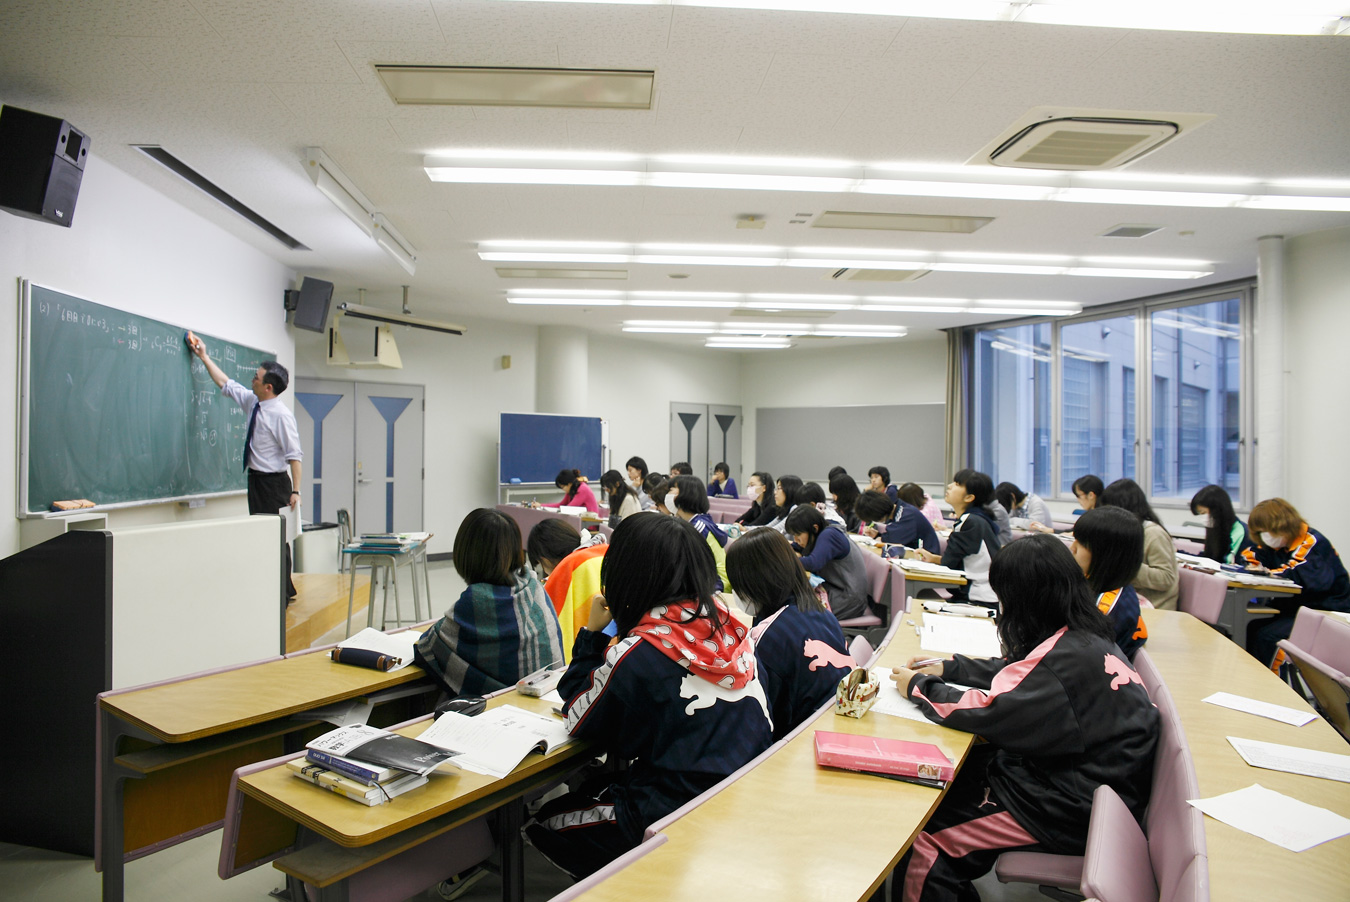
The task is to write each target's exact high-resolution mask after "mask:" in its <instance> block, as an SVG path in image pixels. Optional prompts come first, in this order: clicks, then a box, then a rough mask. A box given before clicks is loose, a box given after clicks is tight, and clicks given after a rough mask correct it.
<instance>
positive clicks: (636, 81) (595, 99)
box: [375, 65, 656, 110]
mask: <svg viewBox="0 0 1350 902" xmlns="http://www.w3.org/2000/svg"><path fill="white" fill-rule="evenodd" d="M375 72H376V74H378V75H379V77H380V81H381V82H383V83H384V87H385V90H387V91H388V92H389V96H390V97H392V98H393V99H394V102H395V103H398V104H451V105H458V106H533V107H575V108H585V109H609V110H649V109H651V107H652V84H653V81H654V79H655V76H656V73H655V72H651V71H637V70H622V69H524V68H497V67H481V66H381V65H377V66H376V67H375Z"/></svg>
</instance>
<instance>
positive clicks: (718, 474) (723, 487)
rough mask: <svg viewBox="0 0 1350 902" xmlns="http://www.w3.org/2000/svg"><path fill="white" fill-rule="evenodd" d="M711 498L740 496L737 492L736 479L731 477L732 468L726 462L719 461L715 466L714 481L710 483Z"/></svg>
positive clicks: (709, 493)
mask: <svg viewBox="0 0 1350 902" xmlns="http://www.w3.org/2000/svg"><path fill="white" fill-rule="evenodd" d="M708 497H709V498H719V497H720V498H739V497H740V496H739V495H737V494H736V480H734V479H732V478H731V468H730V467H728V466H727V465H726V463H725V462H722V461H718V463H717V465H716V466H714V467H713V478H712V482H710V483H708Z"/></svg>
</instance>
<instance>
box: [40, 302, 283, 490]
mask: <svg viewBox="0 0 1350 902" xmlns="http://www.w3.org/2000/svg"><path fill="white" fill-rule="evenodd" d="M24 288H25V291H24V296H23V299H22V305H23V331H22V335H21V338H20V340H21V341H22V343H23V372H22V374H21V377H20V378H21V381H20V389H19V390H20V392H21V393H22V396H21V399H20V405H19V409H20V411H21V416H22V418H23V422H22V423H21V424H20V433H21V442H20V445H21V448H20V459H19V467H20V472H19V486H20V492H19V496H20V497H19V514H20V516H22V515H24V514H25V513H36V512H40V511H46V510H49V509H50V507H51V504H52V502H53V501H62V500H67V499H72V498H87V499H89V500H90V501H93V502H94V503H95V504H98V505H129V504H139V503H144V502H148V501H163V500H169V499H175V498H189V497H194V496H202V495H216V494H222V493H229V492H241V491H244V490H245V488H246V483H245V478H244V472H243V452H244V436H245V433H246V432H247V430H248V421H247V420H246V418H245V417H244V413H243V410H242V409H241V408H240V407H239V405H238V404H236V403H235V402H234V401H232V400H230V399H229V398H228V397H226V396H225V395H223V394H221V393H220V390H219V389H218V388H216V386H215V384H214V383H213V382H212V381H211V377H210V376H209V375H208V374H207V372H206V369H205V367H204V366H203V365H202V362H201V361H200V360H198V359H197V358H196V357H195V356H193V355H192V353H191V352H189V351H188V349H187V345H186V344H185V343H184V341H183V334H184V328H183V327H182V326H175V325H170V324H169V323H163V322H160V321H159V320H154V319H150V318H149V317H145V316H137V315H136V314H134V313H128V312H126V311H125V310H118V309H117V308H115V307H105V306H104V305H102V304H95V303H93V302H91V301H86V300H82V299H80V298H76V297H71V296H70V295H68V294H61V293H60V292H58V291H52V290H51V289H49V288H43V287H41V286H39V285H33V284H31V283H24ZM197 334H198V335H199V336H200V337H201V338H202V339H203V340H204V341H205V342H206V348H207V351H208V353H210V355H211V359H212V360H214V361H215V362H216V363H217V364H218V365H219V366H220V368H221V369H222V370H224V371H225V374H226V375H227V376H229V377H231V378H232V379H234V380H235V381H236V382H240V383H242V384H243V385H245V386H248V385H249V383H250V380H251V379H252V377H253V373H254V372H255V371H256V370H257V369H258V365H259V364H260V363H262V362H263V361H264V360H275V359H276V355H274V354H269V353H266V352H264V351H259V350H258V349H256V348H250V347H247V346H245V345H240V344H234V343H232V342H228V341H223V340H221V339H218V338H213V337H211V336H210V335H202V334H201V333H197Z"/></svg>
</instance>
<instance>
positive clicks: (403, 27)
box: [193, 0, 441, 41]
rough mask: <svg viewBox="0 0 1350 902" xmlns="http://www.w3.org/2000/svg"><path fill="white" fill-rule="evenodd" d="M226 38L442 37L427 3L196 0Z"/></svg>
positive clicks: (208, 19) (375, 39)
mask: <svg viewBox="0 0 1350 902" xmlns="http://www.w3.org/2000/svg"><path fill="white" fill-rule="evenodd" d="M193 2H194V3H195V4H196V6H197V8H198V9H199V10H201V13H202V15H203V16H204V17H205V18H206V20H207V21H208V22H210V23H211V25H212V27H213V28H215V30H216V31H217V32H219V33H220V34H221V35H223V36H225V37H243V38H248V39H252V38H254V37H256V36H257V35H258V34H287V35H290V36H292V37H293V38H297V39H303V40H318V39H325V38H328V39H335V38H351V39H355V40H369V41H425V40H427V39H429V38H440V37H441V31H440V26H439V24H438V23H437V21H436V16H435V14H434V13H433V11H432V8H431V4H430V3H428V2H425V0H418V2H380V3H356V2H326V3H315V2H313V0H193Z"/></svg>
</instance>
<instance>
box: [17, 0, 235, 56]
mask: <svg viewBox="0 0 1350 902" xmlns="http://www.w3.org/2000/svg"><path fill="white" fill-rule="evenodd" d="M19 32H22V33H25V34H29V35H33V36H57V35H60V36H73V35H98V36H100V37H147V36H165V37H167V36H178V37H185V36H192V35H195V36H199V37H204V36H207V35H210V34H213V32H212V30H211V26H210V24H209V23H208V22H207V21H206V20H205V19H203V18H202V16H201V14H200V13H198V12H197V10H196V9H195V8H194V7H193V5H192V3H191V2H189V0H137V2H135V3H97V2H89V0H7V2H6V3H4V4H3V6H0V34H4V33H9V34H14V33H19ZM13 49H14V47H13V45H12V44H8V45H7V46H6V48H5V50H6V53H8V52H9V51H11V50H13Z"/></svg>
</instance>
